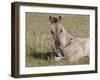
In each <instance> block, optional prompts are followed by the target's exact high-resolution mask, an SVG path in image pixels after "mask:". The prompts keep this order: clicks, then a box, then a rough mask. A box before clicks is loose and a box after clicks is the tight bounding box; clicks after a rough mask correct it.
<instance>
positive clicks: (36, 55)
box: [29, 49, 54, 60]
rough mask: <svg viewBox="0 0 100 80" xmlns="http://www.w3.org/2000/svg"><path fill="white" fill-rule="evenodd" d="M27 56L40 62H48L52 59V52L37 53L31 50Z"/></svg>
mask: <svg viewBox="0 0 100 80" xmlns="http://www.w3.org/2000/svg"><path fill="white" fill-rule="evenodd" d="M29 56H31V57H33V58H35V59H42V60H49V59H52V58H53V57H54V54H53V52H46V53H43V52H38V51H36V50H34V49H31V51H30V54H29Z"/></svg>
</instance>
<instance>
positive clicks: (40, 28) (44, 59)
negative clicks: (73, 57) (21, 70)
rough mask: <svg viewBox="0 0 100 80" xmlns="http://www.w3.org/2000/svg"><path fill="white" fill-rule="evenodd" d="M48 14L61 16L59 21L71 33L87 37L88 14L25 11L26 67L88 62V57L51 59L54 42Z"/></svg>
mask: <svg viewBox="0 0 100 80" xmlns="http://www.w3.org/2000/svg"><path fill="white" fill-rule="evenodd" d="M50 15H51V16H59V15H60V16H62V22H61V23H62V25H63V27H65V29H66V31H68V32H69V33H70V34H71V35H73V36H75V37H89V16H86V15H85V16H84V15H64V14H41V13H32V12H26V67H36V66H54V65H72V64H88V63H89V58H88V57H84V58H82V59H81V60H79V61H77V62H69V61H67V60H66V59H64V60H61V61H60V62H55V61H54V60H53V56H54V55H53V46H54V43H53V39H52V35H51V33H50V22H49V16H50Z"/></svg>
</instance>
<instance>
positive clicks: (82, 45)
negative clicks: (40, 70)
mask: <svg viewBox="0 0 100 80" xmlns="http://www.w3.org/2000/svg"><path fill="white" fill-rule="evenodd" d="M61 20H62V17H61V16H59V17H52V16H49V21H50V22H51V34H52V36H53V39H54V44H55V47H54V54H55V57H54V59H55V60H56V61H59V60H61V59H62V58H66V59H68V60H69V61H77V60H79V59H80V58H82V57H84V56H89V39H88V38H76V37H74V36H72V35H71V34H69V33H68V32H67V31H66V30H65V29H64V27H63V26H62V25H61Z"/></svg>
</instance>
